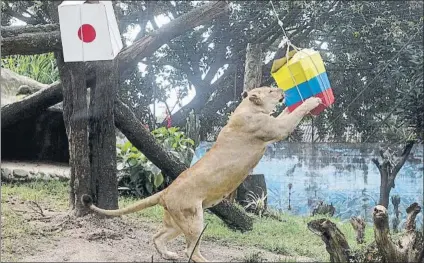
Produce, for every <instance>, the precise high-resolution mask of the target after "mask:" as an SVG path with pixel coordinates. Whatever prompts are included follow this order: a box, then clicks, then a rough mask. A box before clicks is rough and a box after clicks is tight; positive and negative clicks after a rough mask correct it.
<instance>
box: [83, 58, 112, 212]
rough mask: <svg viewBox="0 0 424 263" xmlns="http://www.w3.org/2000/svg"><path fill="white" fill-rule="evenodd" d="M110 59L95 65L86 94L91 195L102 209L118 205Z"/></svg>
mask: <svg viewBox="0 0 424 263" xmlns="http://www.w3.org/2000/svg"><path fill="white" fill-rule="evenodd" d="M116 73H117V67H116V64H115V62H114V61H103V62H99V63H97V65H96V83H95V86H94V87H92V88H91V89H90V90H91V96H90V127H89V128H90V132H89V140H90V163H91V196H92V197H93V200H94V202H95V203H96V204H97V205H98V206H99V207H101V208H103V209H117V208H118V182H117V177H116V135H115V123H114V102H115V99H116V90H117V86H118V77H117V76H116Z"/></svg>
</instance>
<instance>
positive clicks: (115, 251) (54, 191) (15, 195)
mask: <svg viewBox="0 0 424 263" xmlns="http://www.w3.org/2000/svg"><path fill="white" fill-rule="evenodd" d="M67 187H68V186H67V183H66V182H59V181H51V182H43V181H39V182H31V183H22V184H3V185H2V189H1V196H2V207H1V212H2V243H1V252H2V253H1V255H2V257H1V260H2V262H4V261H7V262H10V261H25V262H31V261H32V262H34V261H36V262H45V261H51V262H53V261H55V262H60V261H70V262H72V261H74V262H75V261H78V262H90V261H91V262H93V261H102V262H116V261H121V262H122V261H126V262H129V261H138V262H140V261H151V260H152V257H153V259H154V260H161V261H163V260H162V259H161V258H160V257H159V254H158V253H157V252H156V250H155V249H154V246H153V244H152V241H151V239H152V236H153V234H154V233H155V232H156V229H157V227H158V226H159V223H160V221H161V215H162V208H161V207H153V208H149V209H146V210H145V211H142V212H139V213H136V214H131V215H128V216H125V217H122V218H113V219H106V220H105V219H98V218H97V217H94V216H87V217H84V218H72V217H69V216H68V215H67V212H66V209H67V198H68V194H67ZM132 202H134V200H133V199H130V198H120V206H125V205H127V204H129V203H132ZM315 218H316V217H315ZM312 219H314V218H302V217H296V216H289V215H281V218H280V220H276V219H269V218H262V219H259V218H257V219H256V220H255V223H254V229H253V231H251V232H248V233H240V232H234V231H231V230H229V229H227V228H226V226H225V225H224V224H223V223H222V222H221V221H220V220H219V219H218V218H216V217H215V216H214V215H211V214H208V213H206V222H208V227H207V229H206V231H205V234H204V241H203V242H202V246H201V249H202V252H203V253H204V255H205V256H206V257H207V258H210V259H213V260H218V261H227V260H229V261H244V262H246V261H250V262H258V261H261V260H266V261H268V262H270V261H279V262H294V261H299V262H308V261H309V262H311V261H328V256H327V253H326V252H325V247H324V244H323V243H322V241H321V240H320V238H319V237H318V236H316V235H314V234H312V233H311V232H310V231H309V230H308V229H307V227H306V225H307V222H309V221H310V220H312ZM334 221H336V222H337V220H334ZM337 224H338V226H339V227H340V229H342V231H343V232H344V233H345V235H346V238H347V239H348V240H349V242H350V244H354V240H355V234H354V232H353V230H352V229H351V227H350V225H349V224H348V223H341V222H337ZM372 236H373V233H372V229H371V228H367V232H366V234H365V239H366V243H369V242H370V240H371V239H372ZM169 248H170V249H171V250H173V251H175V252H177V253H178V254H179V255H180V258H181V261H185V262H186V261H187V258H186V257H185V255H184V253H183V250H184V248H185V242H184V240H183V238H182V237H179V238H178V239H177V240H175V241H173V242H171V243H170V246H169ZM255 260H256V261H255Z"/></svg>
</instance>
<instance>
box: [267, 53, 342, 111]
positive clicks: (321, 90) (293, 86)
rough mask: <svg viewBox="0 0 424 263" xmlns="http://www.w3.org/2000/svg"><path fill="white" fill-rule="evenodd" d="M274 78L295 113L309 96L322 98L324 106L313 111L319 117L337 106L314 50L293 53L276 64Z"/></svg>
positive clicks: (289, 107) (321, 64) (320, 60)
mask: <svg viewBox="0 0 424 263" xmlns="http://www.w3.org/2000/svg"><path fill="white" fill-rule="evenodd" d="M271 75H272V76H273V78H274V79H275V81H276V82H277V86H278V87H279V88H281V89H283V90H284V93H285V104H286V106H287V107H288V109H289V111H290V112H292V111H293V110H294V109H296V108H297V107H298V106H299V105H300V104H302V102H303V101H304V100H306V99H307V98H309V97H312V96H314V97H319V98H321V100H322V102H323V104H321V105H319V106H318V107H316V108H315V109H314V110H312V111H311V114H313V115H318V114H319V113H321V112H322V111H323V110H324V109H325V108H327V107H328V106H330V105H331V104H333V103H334V95H333V91H332V89H331V86H330V81H329V80H328V76H327V73H326V71H325V67H324V62H323V60H322V58H321V56H320V54H319V52H317V51H314V50H311V49H302V50H293V51H290V52H288V56H287V57H284V58H281V59H277V60H275V61H274V63H273V65H272V69H271Z"/></svg>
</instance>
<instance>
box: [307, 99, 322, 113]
mask: <svg viewBox="0 0 424 263" xmlns="http://www.w3.org/2000/svg"><path fill="white" fill-rule="evenodd" d="M321 103H322V100H321V99H320V98H318V97H310V98H308V99H307V100H305V102H304V103H303V104H305V106H307V107H308V108H309V109H310V110H313V109H315V108H316V107H318V105H320V104H321Z"/></svg>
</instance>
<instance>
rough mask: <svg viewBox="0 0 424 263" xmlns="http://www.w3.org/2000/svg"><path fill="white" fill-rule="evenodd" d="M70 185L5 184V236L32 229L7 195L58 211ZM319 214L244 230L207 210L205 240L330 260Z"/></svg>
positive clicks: (145, 216) (144, 214) (146, 215)
mask: <svg viewBox="0 0 424 263" xmlns="http://www.w3.org/2000/svg"><path fill="white" fill-rule="evenodd" d="M67 187H68V185H67V183H63V182H59V181H52V182H33V183H25V184H20V185H18V184H15V185H14V184H6V185H4V184H3V185H2V187H1V190H2V191H1V197H2V216H3V217H4V220H2V221H3V224H2V234H3V237H7V239H11V240H13V239H15V238H19V237H22V236H23V235H25V233H27V232H28V231H31V229H29V226H28V225H27V224H24V223H23V222H22V218H20V217H19V216H17V215H16V214H14V213H13V212H11V210H10V208H9V206H8V205H7V203H5V202H6V201H5V200H7V198H8V197H11V196H13V197H17V198H18V199H19V200H23V201H26V200H33V201H46V200H48V201H49V202H50V203H51V205H52V208H54V209H56V210H58V211H64V210H66V209H67V204H68V200H67V198H68V194H67V189H68V188H67ZM134 201H135V199H133V198H120V200H119V206H120V207H122V206H126V205H128V204H130V203H132V202H134ZM129 216H130V217H132V218H137V219H140V220H144V221H150V222H157V223H160V222H161V220H162V208H161V207H160V206H155V207H151V208H148V209H145V210H143V211H141V212H138V213H135V214H131V215H129ZM317 218H320V217H300V216H293V215H288V214H281V219H282V220H283V221H282V222H280V221H278V220H275V219H270V218H256V219H255V223H254V228H253V230H252V231H250V232H247V233H241V232H239V231H232V230H230V229H228V228H227V227H226V226H225V225H224V224H223V223H222V221H221V220H220V219H218V218H217V217H216V216H214V215H212V214H209V213H205V220H206V222H208V227H207V229H206V231H205V233H204V238H205V239H206V240H214V241H216V242H218V243H219V244H222V245H225V244H229V245H230V244H235V245H242V246H255V247H258V248H263V249H265V250H268V251H271V252H274V253H277V254H281V255H287V256H293V257H297V256H305V257H310V258H313V259H316V260H319V261H328V260H329V257H328V254H327V252H326V251H325V246H324V243H323V242H322V241H321V239H320V237H318V236H317V235H315V234H313V233H312V232H311V231H309V230H308V229H307V223H308V222H309V221H311V220H313V219H317ZM331 220H332V221H333V222H334V223H336V224H337V226H338V227H339V229H340V230H341V231H342V232H343V233H344V235H345V237H346V239H347V240H348V242H349V245H350V246H351V248H352V249H357V248H359V246H358V245H357V244H356V241H355V233H354V231H353V229H352V227H351V226H350V224H349V223H342V222H340V220H338V219H331ZM365 239H366V244H368V243H369V242H371V240H372V239H373V231H372V228H371V227H367V228H366V233H365ZM4 242H5V245H4V246H5V247H7V244H6V242H7V240H5V241H4ZM2 249H3V248H2ZM5 249H7V248H5ZM247 257H248V258H256V257H258V255H253V254H252V255H250V256H247ZM246 260H247V258H246ZM252 260H253V259H252Z"/></svg>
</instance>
